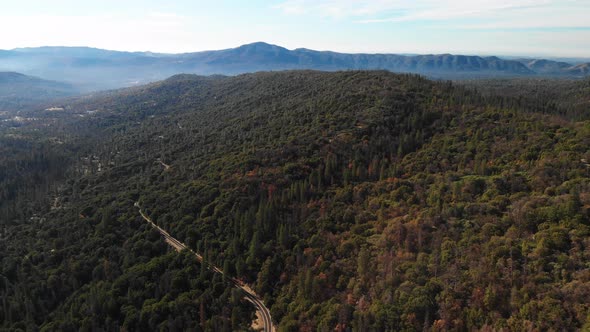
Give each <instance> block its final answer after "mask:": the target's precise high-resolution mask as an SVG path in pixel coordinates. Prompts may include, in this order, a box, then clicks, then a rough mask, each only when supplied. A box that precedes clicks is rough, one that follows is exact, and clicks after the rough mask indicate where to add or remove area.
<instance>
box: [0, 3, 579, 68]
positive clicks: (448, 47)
mask: <svg viewBox="0 0 590 332" xmlns="http://www.w3.org/2000/svg"><path fill="white" fill-rule="evenodd" d="M1 9H2V10H1V11H0V31H3V32H2V38H0V49H11V48H15V47H26V46H31V47H32V46H44V45H52V46H57V45H60V46H92V47H99V48H106V49H113V50H126V51H154V52H171V53H177V52H190V51H200V50H211V49H222V48H230V47H236V46H239V45H241V44H245V43H250V42H255V41H266V42H269V43H273V44H277V45H281V46H285V47H287V48H290V49H293V48H298V47H306V48H311V49H319V50H334V51H340V52H368V53H377V52H382V53H455V54H459V53H461V54H481V55H489V54H498V55H524V56H560V57H590V0H559V1H556V0H510V1H508V0H470V1H467V0H439V1H436V0H414V1H405V0H373V1H363V0H276V1H260V0H250V1H224V0H217V1H198V0H197V1H195V0H166V1H164V0H161V1H156V0H141V1H140V0H101V1H98V0H95V1H86V0H76V1H73V0H37V1H35V0H17V1H7V3H3V4H2V8H1Z"/></svg>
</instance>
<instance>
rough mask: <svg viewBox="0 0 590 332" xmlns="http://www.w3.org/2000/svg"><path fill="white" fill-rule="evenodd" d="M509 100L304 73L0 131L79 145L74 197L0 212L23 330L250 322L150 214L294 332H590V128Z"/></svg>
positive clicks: (125, 100) (69, 158)
mask: <svg viewBox="0 0 590 332" xmlns="http://www.w3.org/2000/svg"><path fill="white" fill-rule="evenodd" d="M506 100H508V99H506V98H498V99H493V98H490V97H486V96H480V95H479V94H477V93H476V92H474V91H473V90H472V89H465V88H461V87H456V86H453V85H452V84H450V83H440V82H432V81H428V80H426V79H424V78H421V77H418V76H414V75H396V74H391V73H388V72H366V71H348V72H337V73H323V72H313V71H289V72H280V73H258V74H247V75H239V76H237V77H198V76H192V75H179V76H175V77H172V78H170V79H168V80H166V81H163V82H158V83H154V84H150V85H148V86H144V87H138V88H134V89H130V90H123V91H120V92H117V93H111V94H108V95H103V96H101V97H98V98H94V99H92V98H91V99H87V100H77V101H75V102H72V103H71V104H70V105H64V108H65V109H66V111H64V112H61V113H55V112H53V113H52V112H43V111H39V112H34V113H33V114H35V116H36V117H38V118H39V119H40V120H31V121H30V122H28V123H27V124H26V125H23V127H21V128H20V129H19V131H18V132H17V133H16V134H18V136H16V137H15V132H13V131H8V130H2V131H1V132H0V133H1V136H0V139H2V140H8V139H11V140H16V141H19V142H20V141H31V140H32V141H33V142H35V141H36V140H43V139H47V140H48V144H49V145H48V146H47V148H46V150H45V151H44V153H43V154H41V155H39V156H37V157H33V156H31V158H30V159H33V160H35V159H39V160H44V159H45V158H48V157H49V156H51V155H53V154H55V153H57V152H56V151H59V150H56V149H61V150H65V151H64V152H63V154H64V155H65V156H64V157H62V158H59V159H58V161H59V160H61V161H62V164H61V165H59V164H58V165H55V166H50V169H51V168H54V167H60V168H62V169H66V170H67V171H66V172H65V173H64V174H63V175H60V176H62V177H64V179H63V180H56V181H57V182H58V183H62V184H65V185H63V186H62V187H61V189H59V190H56V191H55V192H54V193H53V194H55V195H56V196H58V203H57V204H56V205H54V208H53V209H51V210H50V209H49V207H47V208H46V210H48V211H45V212H44V211H42V210H38V211H37V212H36V213H37V216H35V217H34V218H33V219H31V218H30V217H31V215H26V214H24V215H23V212H21V211H23V209H21V208H20V207H21V206H27V204H28V203H29V202H27V201H26V200H25V199H24V198H16V199H13V200H12V201H10V202H6V201H5V202H6V203H5V205H4V206H2V210H0V211H1V212H2V218H1V219H0V220H2V221H3V222H4V224H3V228H2V236H3V238H2V240H3V241H1V242H0V249H1V250H2V253H3V255H2V256H1V257H2V258H1V259H2V265H1V266H2V270H1V271H0V274H1V275H2V276H3V278H2V279H0V280H2V283H1V284H0V294H1V295H2V298H3V299H5V300H4V301H6V303H8V304H9V305H8V306H6V307H4V310H0V315H2V316H1V317H0V318H2V319H0V322H2V324H3V325H2V327H3V328H7V329H11V328H12V329H15V328H22V329H25V328H29V329H34V328H35V327H38V326H41V327H43V328H46V329H49V330H77V329H78V327H80V326H83V327H84V328H88V329H93V328H95V329H105V330H117V329H118V328H119V327H121V326H122V327H123V328H124V329H127V330H154V329H164V328H169V329H172V330H174V329H176V330H178V329H180V330H182V329H187V328H188V327H193V328H195V329H197V330H200V329H202V330H227V331H230V330H238V329H244V327H245V326H247V325H248V321H249V319H251V317H252V316H251V315H252V311H251V308H249V307H248V306H247V305H244V303H243V302H242V301H240V296H239V294H235V293H233V292H232V291H230V290H228V289H230V288H231V287H227V288H226V287H224V283H223V280H221V279H220V278H215V277H213V276H211V275H209V274H207V271H206V270H204V269H200V270H199V266H197V265H196V263H195V262H194V261H193V262H191V260H190V259H189V257H187V256H186V255H182V254H181V255H174V254H170V253H169V254H166V253H165V252H164V249H163V245H164V244H163V243H162V241H161V240H160V239H159V238H158V236H154V234H153V232H150V231H149V230H148V229H147V228H146V226H145V225H144V223H143V222H142V220H141V217H140V216H139V213H138V212H137V209H135V208H134V207H133V204H134V203H135V202H140V204H141V206H143V207H145V209H146V210H147V213H148V214H149V215H150V217H151V218H153V220H154V221H155V222H156V223H157V224H158V225H160V226H161V227H163V228H164V229H166V230H168V231H169V232H170V233H171V234H172V235H173V236H175V237H177V238H178V239H180V240H182V241H184V242H185V243H186V244H187V245H189V246H190V247H191V248H193V249H194V250H197V251H199V252H202V253H203V254H204V256H205V257H206V259H208V260H210V261H212V262H214V263H215V264H216V265H218V266H222V267H223V269H224V270H225V271H228V273H229V274H230V275H232V276H236V277H238V278H241V279H242V280H244V281H245V282H248V283H250V284H251V285H252V287H254V288H255V289H256V291H257V292H259V293H260V294H263V296H264V300H265V303H266V305H267V306H269V307H270V308H271V311H272V315H273V318H275V319H276V320H277V323H278V325H279V328H280V329H281V330H282V331H283V330H284V331H297V330H300V329H302V330H341V331H342V330H349V329H354V330H376V331H400V330H408V331H410V330H421V329H423V328H427V329H433V330H475V329H496V330H499V329H505V330H510V331H522V330H527V329H531V330H534V329H539V330H550V329H555V330H559V329H567V330H575V329H582V328H587V327H588V325H587V319H588V315H589V313H590V308H589V307H588V303H587V299H588V296H590V269H589V267H588V266H587V263H586V262H588V260H589V259H590V251H589V249H588V248H590V246H589V245H588V240H587V239H588V236H589V235H590V219H589V217H590V215H589V208H590V182H589V180H588V170H589V167H590V166H589V165H588V162H587V161H588V160H590V151H589V150H588V146H589V144H590V141H589V137H590V123H588V122H587V121H586V122H572V121H570V120H568V119H565V118H563V117H559V116H558V115H555V114H541V113H537V112H534V110H532V109H531V108H528V107H527V108H526V109H525V110H522V109H518V108H516V107H513V106H511V107H504V106H502V104H503V103H504V102H505V101H506ZM496 101H497V103H496ZM513 105H516V104H513ZM88 110H96V111H95V112H92V113H88ZM68 115H69V116H68ZM80 115H83V116H80ZM45 123H50V124H51V125H50V126H48V127H45V128H43V129H42V130H41V132H39V131H38V130H35V129H41V128H42V124H45ZM53 136H56V137H58V138H59V139H60V140H61V142H62V143H61V144H57V143H51V142H53V141H52V140H50V139H49V138H50V137H53ZM10 144H11V145H12V146H14V145H15V144H16V143H14V142H12V143H10ZM51 144H54V146H53V147H51ZM0 146H2V145H0ZM66 148H67V150H66ZM23 150H24V151H26V149H23ZM23 153H24V152H23ZM23 158H24V159H25V160H26V159H27V158H26V154H25V155H24V156H23ZM30 159H29V160H30ZM10 162H11V158H8V157H5V159H3V160H2V163H4V164H6V163H10ZM160 162H163V163H165V164H166V165H169V166H170V167H169V168H168V167H163V165H162V164H161V163H160ZM20 163H24V161H22V162H20ZM6 169H7V170H9V171H10V172H7V173H5V174H6V176H7V177H12V178H15V179H17V180H19V179H20V177H22V176H27V174H29V172H25V173H20V172H14V171H13V168H12V167H6ZM16 183H17V185H15V187H14V190H16V191H18V190H22V188H21V187H19V186H18V181H16ZM24 211H26V210H24ZM41 218H42V219H41ZM197 271H198V272H197ZM210 303H212V304H211V305H209V304H210ZM585 324H586V325H585Z"/></svg>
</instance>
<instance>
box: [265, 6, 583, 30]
mask: <svg viewBox="0 0 590 332" xmlns="http://www.w3.org/2000/svg"><path fill="white" fill-rule="evenodd" d="M275 8H276V9H279V10H281V11H283V12H284V13H286V14H294V15H304V14H305V15H316V16H320V17H324V18H331V19H352V20H353V21H354V22H356V23H365V24H369V23H388V22H394V23H396V22H397V23H400V22H414V21H419V22H424V21H436V22H444V21H452V22H451V23H457V21H460V20H480V22H479V23H478V24H477V25H474V24H471V25H463V26H464V27H469V26H470V27H472V28H478V27H479V28H482V27H486V26H488V27H490V28H493V27H494V26H500V27H505V28H509V27H515V28H523V27H527V24H530V27H537V28H538V27H554V28H555V27H589V26H590V20H589V19H588V11H589V10H590V0H560V1H558V0H440V1H435V0H415V1H404V0H373V1H370V0H341V1H337V0H286V1H284V2H282V3H281V4H279V5H277V6H275Z"/></svg>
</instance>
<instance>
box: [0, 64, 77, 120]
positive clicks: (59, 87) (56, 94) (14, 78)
mask: <svg viewBox="0 0 590 332" xmlns="http://www.w3.org/2000/svg"><path fill="white" fill-rule="evenodd" d="M77 93H79V91H78V90H77V89H76V88H75V87H74V86H72V85H71V84H68V83H62V82H56V81H48V80H44V79H40V78H38V77H32V76H27V75H23V74H19V73H14V72H0V111H2V110H4V109H11V110H14V109H18V108H20V107H23V106H27V105H31V104H35V103H38V102H42V101H45V100H48V99H54V98H60V97H67V96H71V95H74V94H77Z"/></svg>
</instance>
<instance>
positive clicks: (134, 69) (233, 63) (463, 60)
mask: <svg viewBox="0 0 590 332" xmlns="http://www.w3.org/2000/svg"><path fill="white" fill-rule="evenodd" d="M584 68H585V67H584V65H579V66H573V65H571V64H567V63H562V62H555V61H549V60H520V61H517V60H507V59H501V58H498V57H494V56H490V57H479V56H466V55H451V54H437V55H412V56H404V55H397V54H346V53H337V52H329V51H314V50H310V49H304V48H300V49H295V50H288V49H286V48H283V47H280V46H276V45H270V44H267V43H262V42H259V43H252V44H247V45H242V46H240V47H236V48H231V49H225V50H216V51H204V52H195V53H184V54H159V53H151V52H116V51H107V50H100V49H94V48H88V47H40V48H23V49H15V50H10V51H3V52H1V53H0V70H10V71H18V72H23V73H26V74H29V75H35V76H40V77H45V78H50V79H54V80H58V81H67V82H69V83H72V84H75V85H76V86H77V87H78V88H80V89H82V90H84V91H92V90H99V89H108V88H119V87H127V86H135V85H140V84H143V83H146V82H152V81H157V80H160V79H164V78H166V77H169V76H171V75H174V74H179V73H196V74H203V75H211V74H223V75H236V74H241V73H246V72H256V71H269V70H274V71H276V70H292V69H314V70H324V71H337V70H364V69H365V70H366V69H381V70H388V71H392V72H401V73H418V74H423V75H427V76H429V77H433V78H437V79H438V78H442V79H458V78H489V77H523V76H524V77H529V76H565V77H582V76H585V75H587V74H588V72H587V70H584Z"/></svg>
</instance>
